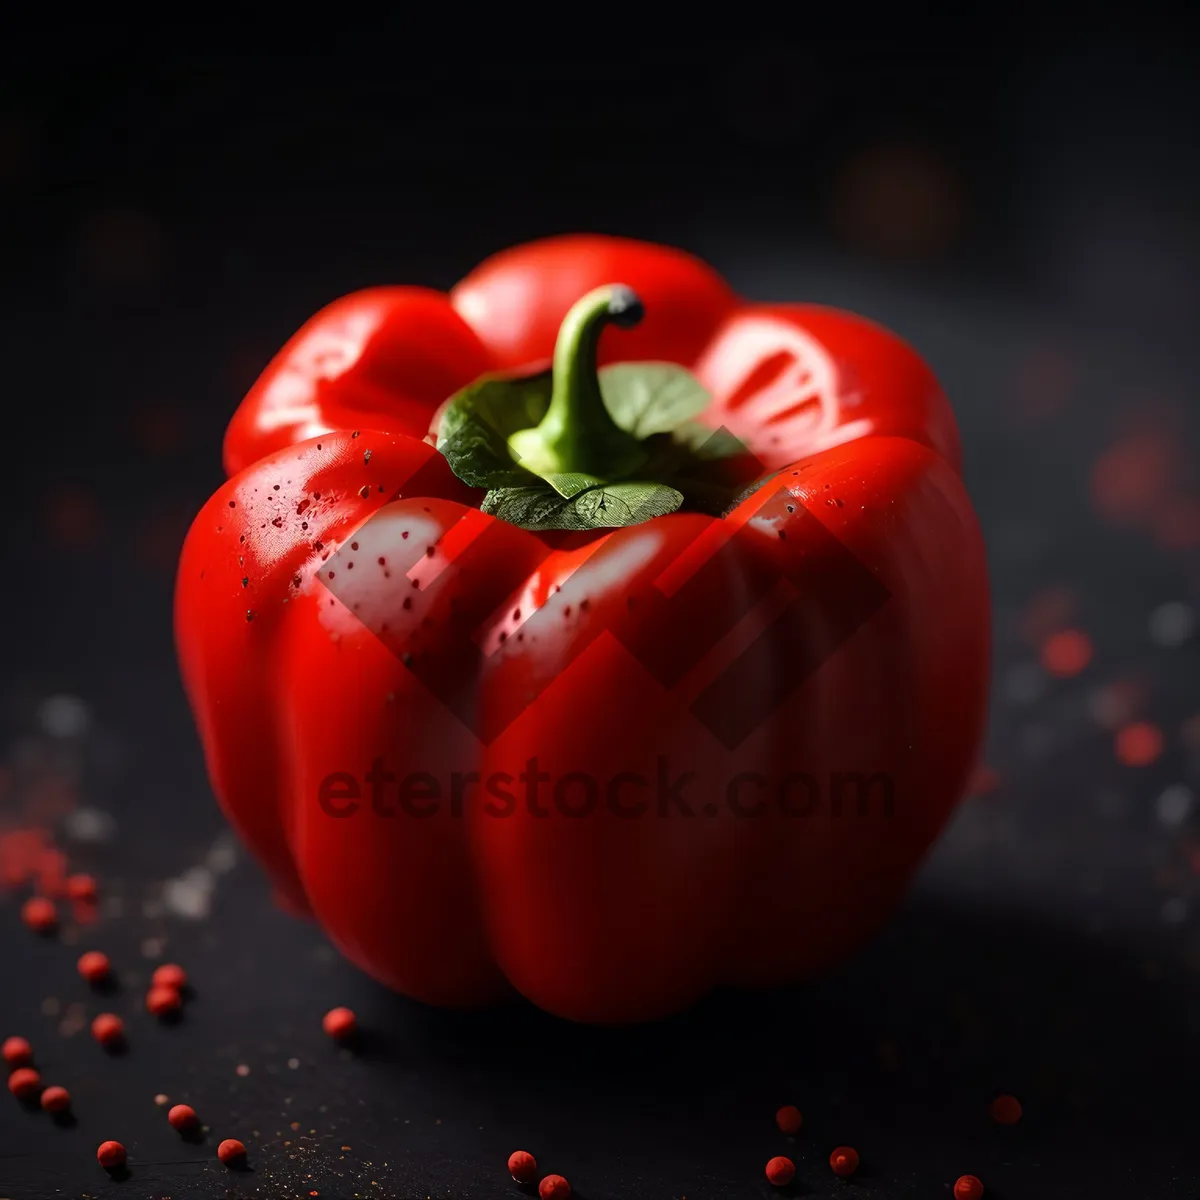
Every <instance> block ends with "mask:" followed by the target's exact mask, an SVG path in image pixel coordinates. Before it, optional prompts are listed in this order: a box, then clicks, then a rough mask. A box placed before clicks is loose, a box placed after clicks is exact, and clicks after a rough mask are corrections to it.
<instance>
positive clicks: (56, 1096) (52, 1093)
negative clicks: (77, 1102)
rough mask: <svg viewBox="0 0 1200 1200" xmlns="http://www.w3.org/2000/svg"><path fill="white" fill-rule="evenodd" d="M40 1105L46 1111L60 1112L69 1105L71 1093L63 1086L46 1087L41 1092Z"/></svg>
mask: <svg viewBox="0 0 1200 1200" xmlns="http://www.w3.org/2000/svg"><path fill="white" fill-rule="evenodd" d="M42 1107H43V1108H44V1109H45V1110H46V1111H47V1112H55V1113H56V1112H62V1111H63V1110H64V1109H67V1108H70V1107H71V1093H70V1092H68V1091H67V1089H66V1088H65V1087H58V1086H57V1085H55V1086H54V1087H48V1088H47V1089H46V1090H45V1091H44V1092H43V1093H42Z"/></svg>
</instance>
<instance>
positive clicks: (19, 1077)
mask: <svg viewBox="0 0 1200 1200" xmlns="http://www.w3.org/2000/svg"><path fill="white" fill-rule="evenodd" d="M41 1086H42V1077H41V1076H40V1075H39V1074H38V1073H37V1072H36V1071H35V1070H34V1069H33V1068H32V1067H18V1068H17V1069H16V1070H15V1071H14V1072H13V1073H12V1074H11V1075H10V1076H9V1077H8V1090H9V1091H10V1092H12V1094H13V1095H14V1096H21V1097H22V1098H23V1097H25V1096H32V1095H33V1093H34V1092H36V1091H37V1090H38V1089H39V1088H40V1087H41Z"/></svg>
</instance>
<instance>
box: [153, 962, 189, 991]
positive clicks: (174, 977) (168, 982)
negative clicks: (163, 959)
mask: <svg viewBox="0 0 1200 1200" xmlns="http://www.w3.org/2000/svg"><path fill="white" fill-rule="evenodd" d="M150 983H151V986H152V987H156V988H174V989H175V990H176V991H177V992H181V991H183V989H184V988H185V987H187V972H186V971H185V970H184V969H183V968H182V967H181V966H180V965H179V964H178V963H163V965H162V966H161V967H155V968H154V974H153V975H151V976H150Z"/></svg>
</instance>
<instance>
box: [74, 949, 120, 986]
mask: <svg viewBox="0 0 1200 1200" xmlns="http://www.w3.org/2000/svg"><path fill="white" fill-rule="evenodd" d="M76 966H78V968H79V973H80V975H82V976H83V977H84V979H86V980H87V981H88V983H100V982H101V981H102V980H105V979H107V978H108V976H109V973H110V972H111V971H112V963H110V962H109V961H108V955H107V954H105V953H104V952H103V951H101V950H89V951H88V952H87V953H86V954H81V955H80V956H79V962H78V963H77V964H76Z"/></svg>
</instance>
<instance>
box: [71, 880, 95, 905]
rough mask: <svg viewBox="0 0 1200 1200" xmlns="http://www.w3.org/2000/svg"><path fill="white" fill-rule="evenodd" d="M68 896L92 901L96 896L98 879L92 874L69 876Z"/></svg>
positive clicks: (82, 900)
mask: <svg viewBox="0 0 1200 1200" xmlns="http://www.w3.org/2000/svg"><path fill="white" fill-rule="evenodd" d="M67 896H68V897H69V898H70V899H72V900H78V901H81V902H83V903H90V902H91V901H93V900H95V898H96V881H95V880H94V879H93V878H92V877H91V876H90V875H70V876H68V877H67Z"/></svg>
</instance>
